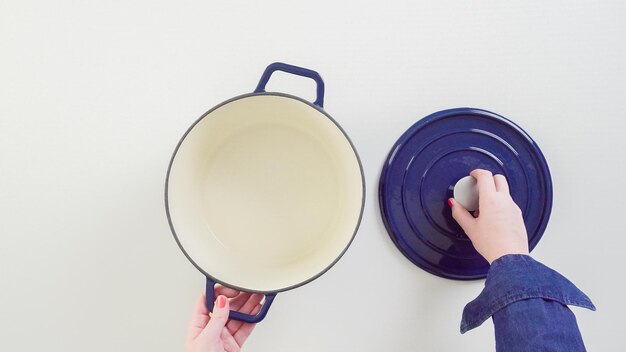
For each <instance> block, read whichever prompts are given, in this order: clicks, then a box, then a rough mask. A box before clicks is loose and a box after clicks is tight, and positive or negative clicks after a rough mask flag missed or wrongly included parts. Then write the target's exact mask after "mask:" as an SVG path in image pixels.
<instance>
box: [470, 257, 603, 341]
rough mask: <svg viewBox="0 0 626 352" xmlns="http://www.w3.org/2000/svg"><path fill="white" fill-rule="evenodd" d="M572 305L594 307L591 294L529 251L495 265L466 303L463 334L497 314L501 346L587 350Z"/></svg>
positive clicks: (497, 328) (494, 317)
mask: <svg viewBox="0 0 626 352" xmlns="http://www.w3.org/2000/svg"><path fill="white" fill-rule="evenodd" d="M568 305H574V306H579V307H583V308H588V309H591V310H595V309H596V308H595V307H594V305H593V303H591V300H590V299H589V297H587V296H586V295H585V294H584V293H582V292H581V291H580V290H579V289H578V288H577V287H576V286H574V284H572V283H571V282H570V281H569V280H567V279H566V278H565V277H563V276H562V275H561V274H559V273H557V272H556V271H554V270H552V269H550V268H548V267H547V266H545V265H543V264H541V263H539V262H537V261H535V260H534V259H532V258H531V257H529V256H527V255H519V254H511V255H505V256H503V257H501V258H499V259H497V260H495V261H494V262H493V263H492V264H491V268H490V269H489V273H488V274H487V280H486V281H485V288H484V289H483V291H482V292H481V293H480V295H479V296H478V297H477V298H476V299H475V300H473V301H471V302H470V303H468V304H467V305H466V306H465V309H464V310H463V319H462V321H461V333H465V332H467V331H469V330H471V329H473V328H475V327H477V326H479V325H481V324H482V323H483V322H484V321H485V320H487V319H489V317H493V323H494V327H495V335H496V350H497V351H507V352H508V351H585V346H584V344H583V340H582V337H581V335H580V331H579V330H578V325H577V324H576V317H575V316H574V314H573V313H572V311H571V310H569V308H568V307H567V306H568Z"/></svg>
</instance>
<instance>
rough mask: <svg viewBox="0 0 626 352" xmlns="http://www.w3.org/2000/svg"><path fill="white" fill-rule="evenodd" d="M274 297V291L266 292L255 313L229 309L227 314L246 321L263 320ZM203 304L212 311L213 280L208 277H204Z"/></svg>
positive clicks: (213, 300)
mask: <svg viewBox="0 0 626 352" xmlns="http://www.w3.org/2000/svg"><path fill="white" fill-rule="evenodd" d="M274 297H276V293H266V294H265V302H263V305H262V306H261V310H260V311H259V312H258V313H257V314H256V315H250V314H245V313H241V312H237V311H234V310H231V311H230V313H229V315H228V316H229V318H230V319H234V320H239V321H243V322H246V323H258V322H260V321H261V320H263V318H265V316H266V315H267V311H268V310H269V309H270V306H271V305H272V301H274ZM205 305H206V308H207V309H208V310H209V312H212V311H213V306H214V305H215V281H213V280H212V279H211V278H209V277H207V278H206V301H205Z"/></svg>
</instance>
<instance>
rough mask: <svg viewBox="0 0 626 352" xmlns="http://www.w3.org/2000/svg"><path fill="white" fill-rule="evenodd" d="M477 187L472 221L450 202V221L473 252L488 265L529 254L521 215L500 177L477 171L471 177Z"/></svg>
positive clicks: (456, 205)
mask: <svg viewBox="0 0 626 352" xmlns="http://www.w3.org/2000/svg"><path fill="white" fill-rule="evenodd" d="M470 175H471V176H473V177H474V178H475V179H476V181H477V184H478V198H479V200H478V208H479V213H478V216H477V217H476V218H474V217H473V216H472V215H471V214H470V213H469V212H468V211H467V210H466V209H465V208H464V207H463V206H462V205H461V204H460V203H458V202H456V201H454V199H453V198H450V199H449V200H448V204H449V205H450V207H452V217H453V218H454V219H455V220H456V222H458V223H459V225H461V227H462V228H463V230H464V231H465V233H466V234H467V236H468V237H469V238H470V240H472V244H473V245H474V248H476V250H477V251H478V253H480V255H482V256H483V257H484V258H485V259H486V260H487V261H488V262H489V264H491V263H492V262H493V261H494V260H496V259H498V258H500V257H502V256H503V255H506V254H528V235H527V234H526V227H525V226H524V219H523V218H522V211H521V210H520V208H519V207H518V206H517V204H515V202H514V201H513V199H512V198H511V195H510V194H509V185H508V183H507V181H506V178H505V177H504V176H502V175H495V176H493V175H492V174H491V172H489V171H487V170H482V169H476V170H474V171H472V172H471V173H470Z"/></svg>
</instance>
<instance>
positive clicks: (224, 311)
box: [202, 295, 230, 336]
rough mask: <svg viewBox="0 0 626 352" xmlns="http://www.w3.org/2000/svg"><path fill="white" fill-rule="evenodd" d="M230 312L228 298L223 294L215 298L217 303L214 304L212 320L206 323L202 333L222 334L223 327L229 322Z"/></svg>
mask: <svg viewBox="0 0 626 352" xmlns="http://www.w3.org/2000/svg"><path fill="white" fill-rule="evenodd" d="M228 313H230V306H229V304H228V299H226V297H225V296H223V295H219V296H218V297H217V299H216V300H215V305H214V306H213V313H211V320H209V323H208V324H207V325H206V328H204V331H203V332H202V333H204V334H210V335H213V336H220V334H221V333H222V329H223V328H224V326H225V325H226V322H228Z"/></svg>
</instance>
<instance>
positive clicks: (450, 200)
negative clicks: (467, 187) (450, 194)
mask: <svg viewBox="0 0 626 352" xmlns="http://www.w3.org/2000/svg"><path fill="white" fill-rule="evenodd" d="M448 205H449V206H450V208H452V206H453V205H454V201H453V200H452V198H448Z"/></svg>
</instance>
